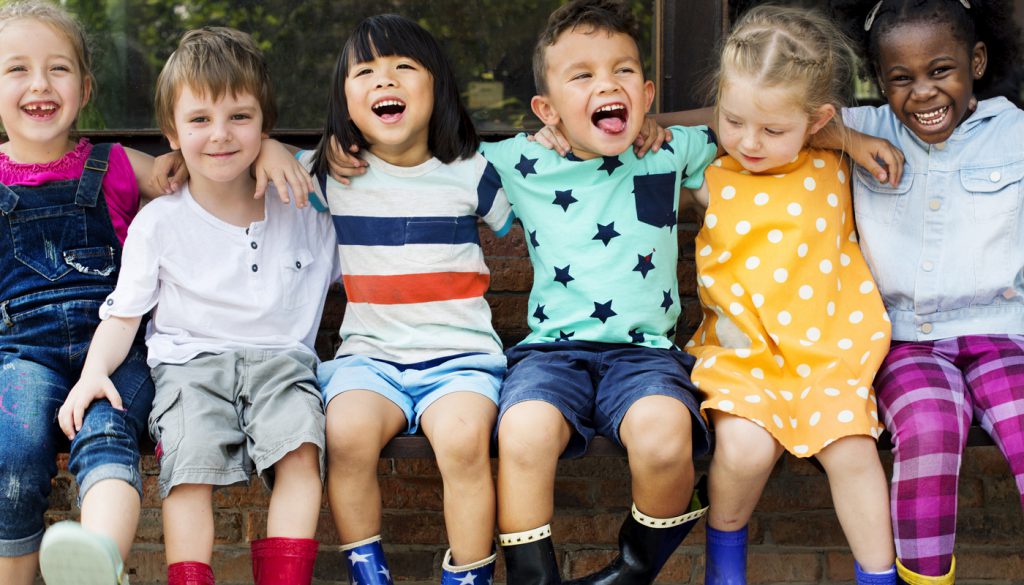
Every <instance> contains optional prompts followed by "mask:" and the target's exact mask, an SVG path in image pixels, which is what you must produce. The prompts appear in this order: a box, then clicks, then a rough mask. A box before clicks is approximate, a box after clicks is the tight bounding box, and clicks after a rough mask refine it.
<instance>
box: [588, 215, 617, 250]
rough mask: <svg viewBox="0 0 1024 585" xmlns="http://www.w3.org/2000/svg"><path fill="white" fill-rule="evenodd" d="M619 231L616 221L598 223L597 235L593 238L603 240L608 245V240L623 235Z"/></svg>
mask: <svg viewBox="0 0 1024 585" xmlns="http://www.w3.org/2000/svg"><path fill="white" fill-rule="evenodd" d="M621 235H622V234H620V233H619V232H617V231H615V222H614V221H613V222H611V223H610V224H608V225H601V224H597V235H596V236H594V237H593V238H590V239H592V240H601V241H602V242H604V245H605V247H607V246H608V242H610V241H612V238H617V237H619V236H621Z"/></svg>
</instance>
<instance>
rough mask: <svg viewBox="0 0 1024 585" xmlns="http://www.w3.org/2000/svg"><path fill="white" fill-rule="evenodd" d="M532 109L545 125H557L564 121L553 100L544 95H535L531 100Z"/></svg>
mask: <svg viewBox="0 0 1024 585" xmlns="http://www.w3.org/2000/svg"><path fill="white" fill-rule="evenodd" d="M530 109H532V110H533V113H534V115H535V116H537V118H539V119H540V121H541V122H543V123H544V125H545V126H557V125H558V123H559V122H561V121H562V118H561V116H559V115H558V111H557V110H555V106H554V104H552V103H551V100H549V99H548V97H547V96H544V95H535V96H533V99H532V100H530Z"/></svg>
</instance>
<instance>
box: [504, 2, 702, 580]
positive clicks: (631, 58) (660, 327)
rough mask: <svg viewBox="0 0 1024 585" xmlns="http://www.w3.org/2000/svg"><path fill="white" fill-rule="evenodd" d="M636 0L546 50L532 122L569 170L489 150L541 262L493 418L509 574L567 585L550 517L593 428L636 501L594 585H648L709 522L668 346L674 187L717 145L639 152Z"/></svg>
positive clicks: (571, 7)
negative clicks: (612, 445) (566, 465)
mask: <svg viewBox="0 0 1024 585" xmlns="http://www.w3.org/2000/svg"><path fill="white" fill-rule="evenodd" d="M636 28H637V25H636V21H635V19H634V18H633V16H632V14H631V13H630V12H629V9H628V7H627V6H625V4H624V3H621V2H617V1H612V0H574V1H572V2H569V3H568V4H566V5H565V6H563V7H561V8H559V9H558V10H556V11H555V12H554V13H553V14H552V15H551V17H550V18H549V20H548V24H547V27H546V29H545V30H544V32H543V33H542V34H541V36H540V40H539V41H538V43H537V48H536V50H535V53H534V79H535V81H536V84H537V90H538V95H537V96H535V97H534V98H533V101H532V107H533V111H534V113H535V114H536V115H537V116H538V118H540V119H541V121H542V122H544V123H545V124H548V125H552V126H557V128H558V129H559V131H560V132H561V133H562V134H563V135H564V136H565V137H566V138H567V140H568V142H569V144H570V146H571V147H572V152H573V155H572V156H570V157H569V158H568V159H564V158H561V157H560V156H559V155H558V154H557V153H555V152H552V151H549V150H547V149H545V148H544V147H542V146H539V145H536V144H533V143H531V142H529V141H528V140H527V139H526V138H525V137H523V136H520V137H517V138H514V139H510V140H506V141H503V142H499V143H494V144H487V145H485V148H484V150H485V155H486V156H487V158H488V160H489V161H491V163H492V164H493V165H494V167H495V168H496V169H497V171H498V174H499V176H500V180H501V184H502V186H503V187H504V189H506V190H507V192H508V198H509V200H510V201H511V203H512V205H513V208H514V210H515V213H516V216H517V217H519V219H520V220H521V221H522V223H523V228H524V230H525V231H526V233H527V234H528V237H529V245H528V249H529V252H530V259H531V261H532V263H533V267H534V278H533V290H532V291H531V294H530V300H529V303H530V305H529V306H530V316H529V324H530V328H531V333H530V335H529V336H528V337H527V338H526V339H525V340H524V341H523V342H522V343H521V344H520V345H518V346H517V347H515V348H513V349H511V350H509V351H508V353H507V356H508V358H509V373H508V376H507V378H506V380H505V384H504V386H503V387H502V394H501V406H500V415H499V425H498V431H497V434H498V449H499V463H498V469H499V471H498V504H499V507H498V524H499V530H500V532H501V535H500V541H501V544H502V547H503V549H504V553H505V559H506V566H507V570H508V581H509V582H510V583H516V584H517V585H518V584H534V583H536V584H541V583H544V584H546V583H559V582H560V577H559V574H558V567H557V564H556V562H555V556H554V550H553V546H552V538H551V528H550V525H549V523H550V521H551V518H552V516H553V513H554V502H553V495H554V480H555V468H556V464H557V461H558V458H559V456H560V455H562V456H565V457H575V456H579V455H581V454H582V453H584V452H585V451H586V447H587V443H588V441H589V440H590V438H591V437H593V436H594V434H595V433H600V434H602V435H605V436H608V437H610V438H612V439H613V440H615V441H616V442H618V443H620V444H621V445H623V446H624V447H625V448H626V451H627V453H628V457H629V466H630V471H631V474H632V486H633V499H634V505H633V508H632V512H631V514H629V515H628V516H627V518H626V520H625V522H624V523H623V525H622V529H621V531H620V533H619V546H620V550H621V554H620V555H619V556H618V557H617V558H616V559H614V560H613V561H612V563H611V564H610V565H609V566H608V567H606V568H605V569H603V570H602V571H600V572H598V573H597V574H594V575H591V576H589V577H585V578H584V579H582V580H581V581H579V582H581V583H601V584H611V583H616V584H619V583H651V582H653V581H654V579H655V577H656V576H657V574H658V572H659V571H660V569H661V567H662V565H663V564H664V563H665V561H666V560H667V559H668V557H669V555H671V553H672V552H673V551H674V550H675V548H676V547H677V546H678V545H679V543H680V542H681V541H682V539H683V538H684V537H685V536H686V534H687V533H688V532H689V530H690V528H692V526H693V525H694V524H695V523H696V521H697V519H698V518H699V517H700V516H701V515H703V513H704V508H703V504H701V503H699V502H697V501H696V500H697V498H691V493H692V492H693V486H694V470H693V454H694V453H696V454H701V453H704V452H705V451H706V450H707V447H708V443H707V430H706V427H705V425H704V422H703V420H702V419H701V417H700V416H699V411H698V401H697V398H696V396H695V390H694V388H693V386H692V384H691V383H690V380H689V369H690V367H691V365H692V363H693V359H692V358H691V357H690V356H688V355H687V354H685V353H684V352H682V351H680V350H679V349H678V348H677V347H676V346H675V344H674V343H673V341H672V338H673V336H674V335H675V326H676V320H677V319H678V317H679V310H680V304H679V293H678V283H677V278H676V262H677V250H678V243H677V241H676V232H675V230H674V227H675V225H676V221H677V219H676V217H677V215H676V214H677V209H678V207H677V206H678V202H679V201H678V199H679V198H678V192H679V187H680V185H683V186H686V187H690V188H696V187H699V186H700V185H701V184H702V182H703V170H704V168H705V166H707V164H708V163H710V162H711V160H712V159H713V157H714V155H715V152H716V149H717V146H716V144H715V139H714V136H713V134H712V133H711V132H710V130H708V129H707V128H673V129H672V132H673V135H674V139H673V141H672V143H671V146H670V147H669V148H662V149H661V151H660V152H658V153H655V154H651V155H648V156H647V157H646V158H644V159H643V160H639V159H637V158H636V156H635V155H634V154H633V152H632V149H631V147H632V145H633V142H634V140H635V139H636V138H637V135H638V134H639V130H640V127H641V125H642V123H643V121H644V114H645V113H646V111H647V109H648V108H649V107H650V105H651V103H652V101H653V99H654V84H653V83H652V82H650V81H648V80H645V79H644V74H643V65H642V63H641V61H640V54H639V48H638V42H637V36H636Z"/></svg>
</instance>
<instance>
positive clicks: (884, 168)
mask: <svg viewBox="0 0 1024 585" xmlns="http://www.w3.org/2000/svg"><path fill="white" fill-rule="evenodd" d="M849 154H850V156H851V157H852V158H853V160H854V161H855V162H856V163H857V164H859V165H860V166H862V167H864V168H865V169H866V170H867V171H868V172H870V173H871V175H872V176H873V177H875V178H876V179H878V182H879V183H889V184H890V185H892V186H893V187H895V186H896V185H899V183H900V178H901V177H902V176H903V163H904V160H905V159H904V157H903V151H901V150H900V149H898V148H896V147H895V146H893V145H892V143H890V142H889V141H888V140H885V139H884V138H876V137H874V136H867V135H863V136H861V137H860V140H857V141H855V142H854V146H853V147H851V148H850V152H849Z"/></svg>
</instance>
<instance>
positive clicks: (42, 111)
mask: <svg viewBox="0 0 1024 585" xmlns="http://www.w3.org/2000/svg"><path fill="white" fill-rule="evenodd" d="M57 108H58V106H57V104H55V103H53V102H46V103H34V104H27V105H25V106H22V108H21V111H23V112H25V113H26V114H28V115H29V116H31V117H33V118H48V117H50V116H52V115H53V114H54V112H56V111H57Z"/></svg>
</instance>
